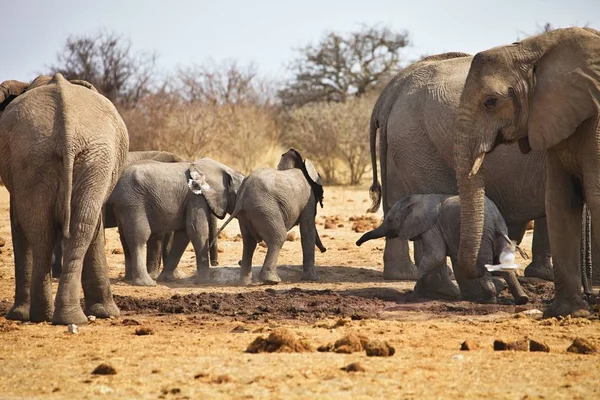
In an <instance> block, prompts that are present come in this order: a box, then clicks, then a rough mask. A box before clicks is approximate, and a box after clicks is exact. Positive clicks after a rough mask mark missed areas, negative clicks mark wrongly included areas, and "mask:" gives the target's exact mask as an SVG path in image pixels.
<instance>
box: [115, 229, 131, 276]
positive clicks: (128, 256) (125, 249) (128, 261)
mask: <svg viewBox="0 0 600 400" xmlns="http://www.w3.org/2000/svg"><path fill="white" fill-rule="evenodd" d="M118 231H119V240H120V241H121V247H122V248H123V255H124V256H125V280H126V281H130V280H132V279H133V260H132V259H131V251H129V246H127V241H126V240H125V236H124V235H123V233H122V232H121V230H120V229H119V230H118Z"/></svg>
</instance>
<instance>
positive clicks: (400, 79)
mask: <svg viewBox="0 0 600 400" xmlns="http://www.w3.org/2000/svg"><path fill="white" fill-rule="evenodd" d="M378 133H379V155H380V157H379V158H380V165H379V169H380V170H381V181H382V182H381V184H380V183H379V180H378V165H377V160H376V150H377V149H376V147H377V134H378ZM516 142H518V144H517V143H516ZM370 146H371V159H372V169H373V184H372V186H371V188H370V190H369V192H370V195H371V198H372V200H373V204H372V206H371V208H370V211H371V212H374V211H376V210H377V209H378V208H379V206H380V204H381V203H382V202H383V211H384V215H385V218H384V221H383V222H382V224H381V226H380V227H378V228H376V229H374V230H373V231H371V232H368V233H366V234H365V235H363V237H361V238H360V239H359V240H358V242H357V245H360V244H362V243H363V242H364V241H366V240H369V239H373V238H377V237H385V238H386V244H385V249H384V253H383V260H384V270H383V276H384V278H385V279H410V280H417V284H416V286H415V291H416V293H417V294H419V295H424V296H437V295H443V296H448V297H452V298H458V297H462V298H464V299H468V300H473V301H479V302H490V301H492V302H493V301H496V296H497V288H496V283H495V282H494V281H492V279H491V277H490V273H489V272H487V270H486V268H485V264H497V263H498V260H499V259H500V258H502V257H505V256H507V255H511V256H514V251H515V248H516V247H515V246H516V244H518V243H519V242H520V241H521V240H522V238H523V235H524V232H525V230H526V227H527V224H528V223H529V221H531V220H535V225H534V226H535V228H534V229H535V230H534V237H533V249H532V250H533V251H532V255H533V257H532V261H531V263H530V264H529V265H528V267H527V268H526V269H525V275H526V276H530V277H537V278H541V279H546V280H554V284H555V297H554V300H553V303H552V304H551V305H550V306H549V307H548V308H547V309H546V311H545V315H546V316H557V315H569V314H570V315H575V316H577V315H587V314H588V312H589V311H588V310H589V305H588V303H587V301H586V300H585V299H584V297H583V296H582V292H581V286H582V280H581V274H580V270H579V265H580V261H582V260H580V258H582V257H581V256H580V244H581V243H584V242H585V243H587V241H585V240H584V239H585V238H587V235H585V237H582V229H581V216H582V210H583V207H584V204H585V205H586V206H587V208H588V209H589V216H588V219H590V220H591V227H592V228H594V227H596V226H600V32H598V31H595V30H593V29H590V28H567V29H558V30H555V31H552V32H548V33H544V34H541V35H537V36H533V37H530V38H528V39H524V40H522V41H521V42H518V43H513V44H511V45H506V46H500V47H495V48H492V49H490V50H487V51H483V52H480V53H478V54H476V55H475V56H471V55H469V54H465V53H445V54H440V55H435V56H431V57H426V58H424V59H422V60H420V61H418V62H416V63H414V64H412V65H410V66H409V67H407V68H406V69H404V70H403V71H401V72H400V73H399V74H398V75H397V76H396V77H394V78H393V79H392V80H391V81H390V83H389V84H388V85H387V86H386V87H385V89H384V90H383V92H382V93H381V95H380V96H379V98H378V100H377V102H376V104H375V107H374V109H373V112H372V115H371V123H370ZM128 149H129V140H128V134H127V129H126V127H125V124H124V122H123V120H122V119H121V117H120V115H119V113H118V112H117V110H116V109H115V107H114V106H113V105H112V103H111V102H110V101H108V100H107V99H106V98H105V97H103V96H102V95H100V94H99V93H98V92H97V91H96V90H95V88H94V87H93V86H92V85H91V84H89V83H88V82H85V81H78V80H73V81H68V80H66V79H65V78H64V77H63V76H62V75H61V74H56V75H55V76H53V77H47V76H40V77H38V78H36V79H35V80H34V81H33V82H31V83H30V84H27V83H23V82H19V81H6V82H3V83H2V84H1V85H0V175H1V177H2V181H3V182H4V184H5V185H6V187H7V189H8V191H9V193H10V220H11V234H12V239H13V247H14V263H15V302H14V305H13V307H12V309H11V310H10V311H9V313H8V314H7V318H12V319H17V320H29V321H52V322H53V323H55V324H71V323H75V324H81V323H85V322H86V321H87V316H88V315H94V316H96V317H100V318H108V317H112V316H117V315H118V314H119V310H118V308H117V306H116V305H115V303H114V301H113V296H112V292H111V287H110V282H109V279H108V272H107V270H108V268H107V260H106V255H105V250H104V245H105V243H104V232H103V230H104V228H106V227H118V228H119V234H120V237H121V242H122V245H123V250H124V257H125V268H126V273H125V277H126V279H127V280H131V282H132V283H133V284H134V285H143V286H149V285H155V279H158V280H163V281H168V280H173V279H177V278H178V277H179V275H178V273H177V271H176V267H177V264H178V263H179V260H180V258H181V256H182V254H183V251H184V250H185V248H186V247H187V245H188V244H189V243H190V242H191V243H192V245H193V247H194V251H195V253H196V264H197V265H196V266H197V275H196V282H197V283H204V282H207V281H209V263H210V264H212V265H217V264H218V260H217V257H218V252H217V240H218V235H219V232H220V230H218V229H217V218H219V219H223V218H224V217H225V215H226V214H230V218H229V219H228V220H227V221H226V222H225V224H224V225H223V227H221V230H222V229H223V228H224V227H225V225H227V224H228V223H229V222H230V221H231V220H232V219H233V218H237V219H238V222H239V225H240V230H241V233H242V241H243V252H242V257H241V261H240V267H241V268H240V281H241V283H243V284H248V283H250V282H251V280H252V276H251V265H252V257H253V254H254V251H255V249H256V246H257V244H258V243H259V242H260V241H264V242H265V243H266V244H267V247H268V250H267V255H266V259H265V261H264V265H263V268H262V270H261V273H260V276H259V278H260V279H261V281H263V282H265V283H277V282H279V281H280V279H279V276H278V275H277V271H276V265H277V258H278V255H279V251H280V249H281V247H282V246H283V243H284V242H285V238H286V233H287V232H288V231H289V230H290V229H291V228H292V227H293V226H295V225H298V224H299V225H300V233H301V242H302V252H303V260H302V265H303V272H302V279H304V280H317V279H318V276H317V274H316V272H315V268H314V265H315V246H316V247H318V248H319V249H320V250H321V251H325V247H324V246H323V244H322V243H321V240H320V238H319V234H318V232H317V229H316V225H315V216H316V213H317V209H318V206H319V205H320V206H321V207H322V206H323V203H322V201H323V185H322V181H321V177H320V175H319V173H318V172H317V170H316V169H315V167H314V166H313V164H312V163H311V162H310V160H307V159H303V157H302V156H301V155H300V154H299V153H298V151H296V150H294V149H290V150H289V151H287V152H286V153H285V154H283V155H282V157H281V160H280V162H279V164H278V166H277V168H276V169H273V168H263V169H258V170H256V171H254V172H252V173H250V174H249V175H248V176H244V175H242V174H241V173H239V172H237V171H235V170H234V169H232V168H230V167H228V166H225V165H223V164H221V163H219V162H217V161H214V160H211V159H208V158H203V159H200V160H196V161H191V162H190V161H186V160H184V159H182V158H180V157H178V156H176V155H173V154H170V153H167V152H128ZM594 217H596V218H595V219H594ZM590 236H591V239H589V240H590V242H591V243H587V244H586V245H587V246H589V247H590V248H591V253H592V255H593V256H592V258H595V259H600V241H599V240H598V239H597V238H598V237H599V236H598V235H596V234H594V232H593V231H592V234H591V235H590ZM408 240H413V241H414V242H415V263H413V261H412V260H411V259H410V257H409V253H408ZM582 240H583V242H582ZM550 249H552V253H551V252H550ZM551 254H552V257H551ZM446 256H449V257H450V259H451V261H452V267H453V270H454V275H455V277H456V281H457V283H458V287H456V286H455V285H454V283H453V282H452V281H451V279H450V273H451V270H450V268H449V267H448V266H447V265H446ZM594 256H596V257H594ZM53 257H54V262H53V261H52V259H53ZM161 262H162V263H163V270H162V271H161V272H160V274H159V265H160V263H161ZM53 263H54V266H53V267H51V265H52V264H53ZM415 264H416V265H415ZM501 274H502V275H503V276H504V278H505V280H506V282H507V284H508V286H509V288H510V290H511V292H512V294H513V296H514V297H515V301H516V302H524V301H526V300H527V298H526V295H525V294H524V293H523V291H522V289H521V288H520V286H519V283H518V280H517V279H516V276H515V275H514V273H513V272H503V273H501ZM53 275H54V276H55V277H56V276H59V285H58V292H57V294H56V298H55V300H54V301H52V287H51V282H52V276H53ZM597 276H598V274H594V277H597ZM595 283H597V282H595ZM81 289H83V294H84V300H85V307H84V309H82V308H81V303H80V292H81Z"/></svg>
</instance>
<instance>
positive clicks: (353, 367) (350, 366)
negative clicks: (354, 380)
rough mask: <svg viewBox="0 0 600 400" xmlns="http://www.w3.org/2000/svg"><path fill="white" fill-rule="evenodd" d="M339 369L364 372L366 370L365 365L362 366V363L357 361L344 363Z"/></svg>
mask: <svg viewBox="0 0 600 400" xmlns="http://www.w3.org/2000/svg"><path fill="white" fill-rule="evenodd" d="M341 369H342V371H346V372H365V371H366V369H365V367H363V366H362V364H361V363H359V362H353V363H351V364H348V365H346V366H345V367H342V368H341Z"/></svg>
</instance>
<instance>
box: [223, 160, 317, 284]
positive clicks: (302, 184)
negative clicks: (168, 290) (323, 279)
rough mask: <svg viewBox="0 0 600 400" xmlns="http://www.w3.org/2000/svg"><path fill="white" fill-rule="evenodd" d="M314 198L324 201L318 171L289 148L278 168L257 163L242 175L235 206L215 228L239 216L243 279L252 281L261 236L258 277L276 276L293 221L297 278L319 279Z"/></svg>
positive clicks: (269, 278) (276, 278)
mask: <svg viewBox="0 0 600 400" xmlns="http://www.w3.org/2000/svg"><path fill="white" fill-rule="evenodd" d="M317 203H321V207H323V184H322V181H321V176H320V175H319V173H318V172H317V170H316V169H315V167H314V166H313V164H312V163H311V162H310V161H309V160H305V161H303V160H302V156H301V155H300V153H298V152H297V151H296V150H294V149H290V150H288V152H287V153H285V154H283V155H282V156H281V160H280V161H279V165H278V166H277V169H272V168H262V169H258V170H256V171H254V172H252V173H251V174H250V175H248V177H246V179H245V180H244V182H243V183H242V187H241V188H240V192H239V194H238V198H237V202H236V206H235V210H234V211H233V213H232V214H231V217H230V218H229V219H228V220H227V221H226V222H225V224H223V226H222V227H221V229H220V230H219V232H221V230H223V228H225V226H227V224H228V223H229V222H231V220H232V219H233V218H237V219H238V221H239V224H240V230H241V232H242V240H243V245H244V250H243V254H242V260H241V262H240V266H241V270H240V282H241V283H242V284H249V283H250V282H251V281H252V256H253V255H254V250H255V249H256V245H257V243H258V242H260V241H261V240H264V241H265V242H266V244H267V247H268V250H267V256H266V258H265V262H264V265H263V267H262V269H261V271H260V279H261V280H262V281H263V282H265V283H270V284H274V283H278V282H280V281H281V279H280V278H279V275H277V270H276V264H277V257H278V256H279V251H280V250H281V247H282V246H283V244H284V243H285V239H286V236H287V232H288V231H289V230H290V229H292V227H293V226H295V225H297V224H300V236H301V240H302V255H303V257H302V258H303V260H302V279H303V280H318V279H319V278H318V276H317V274H316V272H315V244H316V246H317V247H319V250H321V252H325V250H326V249H325V247H323V244H322V243H321V239H320V238H319V234H318V232H317V229H316V227H315V216H316V213H317ZM217 236H218V233H217Z"/></svg>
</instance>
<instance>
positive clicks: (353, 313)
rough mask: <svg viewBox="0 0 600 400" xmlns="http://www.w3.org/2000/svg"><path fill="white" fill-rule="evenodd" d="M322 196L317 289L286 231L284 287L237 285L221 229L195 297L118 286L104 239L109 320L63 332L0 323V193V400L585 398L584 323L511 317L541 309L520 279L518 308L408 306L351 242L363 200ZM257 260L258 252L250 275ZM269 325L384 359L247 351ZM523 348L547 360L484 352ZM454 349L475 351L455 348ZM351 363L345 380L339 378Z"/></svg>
mask: <svg viewBox="0 0 600 400" xmlns="http://www.w3.org/2000/svg"><path fill="white" fill-rule="evenodd" d="M325 193H326V199H325V200H326V201H325V208H324V209H323V210H321V209H319V217H318V222H319V229H320V233H321V237H322V239H323V242H324V245H325V246H326V247H327V248H328V250H327V252H326V253H323V254H321V253H317V264H318V265H319V267H317V272H318V273H319V274H320V277H321V281H320V282H312V283H305V282H301V281H300V280H299V277H300V271H301V267H300V266H299V265H298V264H299V263H300V262H301V259H302V256H301V248H300V240H299V232H298V230H297V228H295V229H294V232H296V237H295V238H294V237H292V236H293V235H290V240H289V241H288V242H286V244H285V245H284V248H283V250H282V252H281V255H280V260H279V262H280V264H281V267H280V269H279V273H280V275H281V277H282V280H283V282H282V283H281V284H280V285H277V286H262V285H258V284H255V285H252V286H249V287H240V286H238V285H237V284H236V283H235V281H236V279H237V275H238V273H239V267H238V266H237V261H238V260H239V258H240V255H241V241H240V238H239V237H238V236H237V235H238V234H239V230H238V228H237V224H235V223H232V224H230V226H228V228H227V229H226V230H225V234H224V235H223V237H222V239H221V241H220V247H221V249H222V252H221V253H220V260H219V261H220V265H221V266H219V267H214V268H211V269H212V275H213V278H214V281H215V283H214V284H211V285H203V286H199V287H197V286H195V285H194V284H193V279H192V278H186V279H183V280H181V281H179V282H175V283H172V284H168V285H162V284H160V285H158V286H157V287H153V288H141V287H132V286H130V285H128V284H127V283H126V282H124V281H123V279H122V277H123V274H124V273H123V272H124V262H123V255H122V251H121V247H120V243H119V240H118V235H117V232H116V230H114V229H110V230H107V231H106V236H107V246H106V254H107V257H108V260H109V265H110V275H111V279H112V281H113V290H114V293H115V300H116V302H117V304H118V305H119V307H120V309H121V311H122V316H121V317H120V318H117V319H114V320H96V321H94V322H93V323H91V324H89V325H86V326H80V327H79V333H78V334H69V333H68V332H67V327H64V326H51V325H48V324H31V323H24V324H22V323H17V322H13V321H7V320H5V319H4V318H3V315H4V314H5V313H6V311H7V310H8V309H9V308H10V306H11V304H12V297H13V289H14V272H13V263H12V242H11V240H10V225H9V217H8V195H7V192H6V190H5V189H4V188H1V189H0V237H1V238H4V239H5V241H6V243H5V245H4V247H0V398H31V397H44V398H46V397H47V398H69V399H72V398H81V399H84V398H98V397H100V396H106V397H108V398H149V399H150V398H152V399H156V398H164V399H186V398H187V399H196V398H286V399H287V398H307V397H313V398H315V397H316V398H349V397H353V398H367V397H374V398H449V397H455V398H456V397H462V398H501V399H504V398H506V399H525V398H527V399H535V398H568V399H573V398H581V399H584V398H585V399H588V398H597V397H600V354H598V353H595V354H577V353H570V352H567V348H568V347H569V346H570V345H571V344H572V343H573V341H574V340H575V339H576V338H586V339H587V340H588V341H589V342H590V343H591V344H592V345H594V346H599V345H600V321H599V320H598V318H597V314H596V316H595V317H593V318H591V319H566V320H561V321H557V320H546V321H540V320H536V319H533V318H531V317H527V316H525V315H524V314H523V313H522V311H524V310H528V309H534V308H535V309H540V310H543V308H544V307H545V303H546V302H547V301H549V300H550V299H551V298H552V295H553V285H552V284H548V283H543V282H540V281H536V280H526V279H524V278H523V280H522V284H523V286H524V288H525V290H526V292H527V294H528V295H529V296H530V300H531V301H530V303H529V304H527V305H526V306H514V305H513V304H512V303H511V301H510V297H509V295H508V293H503V294H502V296H501V299H500V304H497V305H481V304H472V303H468V302H462V301H461V302H447V301H428V300H423V299H415V298H413V296H412V295H411V289H412V286H413V285H414V283H412V282H385V281H383V279H382V278H381V268H382V250H383V244H384V243H383V240H376V241H371V242H368V243H365V244H364V245H363V246H362V247H360V248H357V247H356V246H355V245H354V242H355V241H356V239H357V238H358V237H359V236H360V234H361V233H357V232H362V231H364V230H365V229H370V228H371V227H372V226H373V224H375V225H376V224H377V221H378V220H379V218H380V217H381V213H379V214H378V215H377V216H376V218H371V216H370V215H367V214H365V212H364V210H366V208H367V207H368V202H367V199H368V193H367V189H366V188H361V189H356V188H344V187H333V188H326V192H325ZM325 224H327V228H328V229H325V226H324V225H325ZM0 243H1V240H0ZM530 244H531V232H527V234H526V238H525V244H524V246H523V247H524V248H525V249H527V250H528V251H529V248H530ZM189 250H191V248H190V249H189ZM265 254H266V249H265V248H263V247H260V246H259V247H258V248H257V251H256V254H255V260H254V265H255V267H254V269H255V273H257V272H258V267H259V266H260V264H261V263H262V260H263V258H264V256H265ZM194 262H195V259H194V253H193V252H192V251H187V252H186V253H185V255H184V257H183V259H182V261H181V264H180V268H181V270H182V271H184V272H185V273H186V274H187V275H188V276H192V274H193V271H194V269H195V264H194ZM519 262H520V263H521V265H522V266H525V265H526V264H527V261H526V260H522V259H519ZM521 272H522V271H521ZM54 290H56V283H55V284H54ZM280 328H283V329H284V332H288V333H289V335H290V337H292V338H294V340H298V341H299V342H301V343H307V344H308V345H309V346H308V347H307V348H310V349H313V348H314V349H316V348H318V347H320V346H327V345H329V344H334V343H335V342H336V341H338V340H339V339H342V338H344V337H347V336H349V335H354V336H355V337H366V338H368V339H369V340H370V341H374V342H377V343H385V342H387V343H388V344H389V346H391V347H393V348H394V350H395V351H394V354H393V355H392V356H390V357H368V356H367V355H366V352H365V351H357V352H353V353H336V352H318V351H316V350H315V351H309V352H302V353H295V352H291V353H288V352H283V353H278V352H275V353H262V352H261V353H258V354H250V353H247V352H246V349H247V348H248V345H249V344H250V343H252V342H253V341H254V340H255V339H256V338H257V337H264V338H265V339H266V338H268V337H269V335H270V334H271V333H272V332H273V331H275V330H277V332H281V331H280V330H279V329H280ZM288 333H286V335H287V334H288ZM361 335H362V336H361ZM275 336H277V335H275ZM525 339H530V340H532V339H533V340H535V341H538V342H540V343H543V344H545V345H547V346H548V347H549V348H550V352H549V353H546V352H531V351H496V352H495V351H494V350H493V343H494V341H495V340H502V341H504V342H506V343H511V342H516V341H523V340H525ZM464 341H469V343H476V344H477V346H473V349H472V350H470V351H460V348H461V344H462V343H463V342H464ZM288 347H290V348H295V347H294V346H288ZM354 363H358V366H359V367H360V368H358V367H349V366H350V365H351V364H354ZM101 364H106V365H105V366H102V367H101V368H100V369H99V370H100V371H109V372H110V373H108V374H101V373H97V374H93V373H92V372H93V371H94V370H95V369H96V368H97V367H99V366H100V365H101ZM346 367H349V368H347V369H346V370H345V369H342V368H346ZM113 370H114V371H113ZM350 371H352V372H350ZM113 372H114V374H113Z"/></svg>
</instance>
